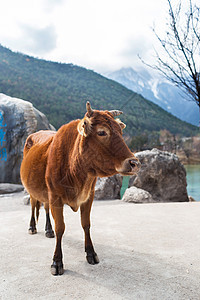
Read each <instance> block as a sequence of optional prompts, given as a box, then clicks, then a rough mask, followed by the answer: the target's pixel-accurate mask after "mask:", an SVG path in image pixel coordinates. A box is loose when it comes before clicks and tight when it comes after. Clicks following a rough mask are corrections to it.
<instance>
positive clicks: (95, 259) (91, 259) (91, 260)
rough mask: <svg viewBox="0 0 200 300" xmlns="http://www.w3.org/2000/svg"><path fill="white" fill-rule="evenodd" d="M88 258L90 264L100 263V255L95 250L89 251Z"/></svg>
mask: <svg viewBox="0 0 200 300" xmlns="http://www.w3.org/2000/svg"><path fill="white" fill-rule="evenodd" d="M86 259H87V261H88V263H89V264H90V265H96V264H98V263H99V258H98V255H97V254H96V253H95V252H89V253H87V255H86Z"/></svg>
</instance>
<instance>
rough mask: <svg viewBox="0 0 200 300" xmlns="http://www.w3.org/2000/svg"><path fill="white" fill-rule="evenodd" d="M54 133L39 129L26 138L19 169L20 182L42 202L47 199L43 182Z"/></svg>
mask: <svg viewBox="0 0 200 300" xmlns="http://www.w3.org/2000/svg"><path fill="white" fill-rule="evenodd" d="M55 134H56V132H55V131H49V130H41V131H38V132H36V133H33V134H31V135H30V136H29V137H28V138H27V140H26V143H25V146H24V157H23V161H22V164H21V170H20V175H21V180H22V183H23V185H24V186H25V188H26V190H27V191H28V193H29V194H30V195H31V196H32V197H33V198H35V199H37V200H40V201H44V202H46V201H48V193H47V187H46V183H45V172H46V165H47V157H48V152H49V146H50V145H51V143H52V141H53V138H54V136H55Z"/></svg>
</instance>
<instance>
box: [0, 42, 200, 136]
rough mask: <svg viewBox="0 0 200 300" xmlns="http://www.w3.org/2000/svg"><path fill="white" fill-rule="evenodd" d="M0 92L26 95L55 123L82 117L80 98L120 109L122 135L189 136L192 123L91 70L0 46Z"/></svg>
mask: <svg viewBox="0 0 200 300" xmlns="http://www.w3.org/2000/svg"><path fill="white" fill-rule="evenodd" d="M0 70H1V72H0V92H1V93H4V94H7V95H9V96H12V97H18V98H21V99H24V100H28V101H30V102H32V103H33V105H34V106H35V107H36V108H37V109H39V110H40V111H42V112H43V113H44V114H45V115H46V116H47V117H48V119H49V121H50V122H51V123H52V125H54V126H55V127H56V128H59V127H60V126H61V125H62V124H64V123H67V122H69V121H71V120H72V119H77V118H82V117H83V116H84V114H85V103H86V101H90V102H91V105H92V107H93V108H94V109H103V110H105V109H108V110H110V109H122V108H123V111H124V113H125V114H124V115H123V116H122V117H121V119H122V120H123V121H124V122H125V123H126V124H127V129H126V134H127V135H129V136H133V135H137V134H141V133H143V132H144V131H149V132H150V131H160V130H161V129H167V130H169V131H170V132H172V133H173V134H180V135H185V136H190V135H194V134H195V133H196V132H197V130H198V129H197V128H196V127H195V126H192V125H190V124H187V123H186V122H182V121H180V120H179V119H177V118H176V117H173V116H172V115H171V114H169V113H168V112H165V111H163V109H162V108H160V107H159V106H158V105H156V104H154V103H152V102H151V101H148V100H146V99H144V97H142V96H140V95H139V94H137V93H134V92H133V91H131V90H130V89H127V88H126V87H124V86H123V85H121V84H119V83H117V82H115V81H113V80H110V79H108V78H106V77H105V76H102V75H100V74H98V73H96V72H94V71H91V70H87V69H85V68H83V67H79V66H75V65H73V64H63V63H58V62H49V61H45V60H42V59H37V58H34V57H31V56H28V55H25V54H22V53H15V52H12V51H11V50H9V49H7V48H5V47H3V46H0Z"/></svg>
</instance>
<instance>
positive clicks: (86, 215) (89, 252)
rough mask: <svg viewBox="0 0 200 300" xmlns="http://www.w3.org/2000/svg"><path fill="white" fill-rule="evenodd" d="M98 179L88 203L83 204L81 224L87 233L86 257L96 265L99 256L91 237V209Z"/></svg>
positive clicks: (90, 262)
mask: <svg viewBox="0 0 200 300" xmlns="http://www.w3.org/2000/svg"><path fill="white" fill-rule="evenodd" d="M95 183H96V180H95V182H94V184H93V188H92V191H91V194H90V197H89V199H88V201H87V202H86V203H83V204H82V205H81V225H82V227H83V230H84V233H85V252H86V259H87V261H88V263H89V264H91V265H95V264H98V263H99V258H98V256H97V254H96V252H95V251H94V247H93V244H92V240H91V237H90V211H91V207H92V202H93V199H94V186H95Z"/></svg>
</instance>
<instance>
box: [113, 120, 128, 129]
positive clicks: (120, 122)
mask: <svg viewBox="0 0 200 300" xmlns="http://www.w3.org/2000/svg"><path fill="white" fill-rule="evenodd" d="M115 121H116V122H117V123H118V124H119V126H120V127H121V129H122V130H123V129H124V128H126V124H124V123H123V122H122V121H121V120H120V119H116V120H115Z"/></svg>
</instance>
